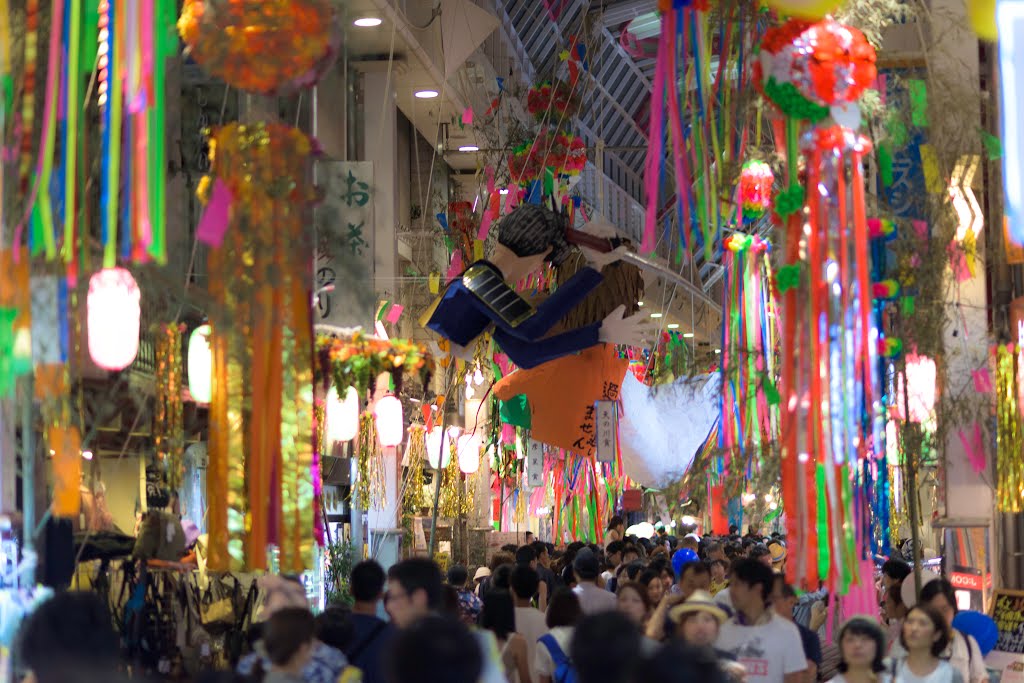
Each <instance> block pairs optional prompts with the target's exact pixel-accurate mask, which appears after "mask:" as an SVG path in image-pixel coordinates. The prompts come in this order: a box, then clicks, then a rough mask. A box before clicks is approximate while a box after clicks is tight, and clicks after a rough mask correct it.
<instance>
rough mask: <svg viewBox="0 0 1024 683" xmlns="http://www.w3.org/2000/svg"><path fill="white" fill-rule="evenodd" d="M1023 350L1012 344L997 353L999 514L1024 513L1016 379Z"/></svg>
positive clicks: (1023, 448) (1023, 447) (1023, 365)
mask: <svg viewBox="0 0 1024 683" xmlns="http://www.w3.org/2000/svg"><path fill="white" fill-rule="evenodd" d="M1022 361H1024V349H1022V348H1020V347H1019V346H1018V347H1016V348H1015V347H1014V345H1013V344H1008V345H1001V346H999V347H998V348H997V349H996V350H995V363H996V420H997V422H996V473H997V477H998V480H997V483H996V506H997V508H998V509H999V511H1000V512H1022V511H1024V458H1021V453H1022V452H1024V431H1022V424H1021V412H1020V410H1021V403H1020V402H1019V400H1018V396H1017V378H1018V377H1019V376H1020V373H1021V372H1022V370H1024V362H1022Z"/></svg>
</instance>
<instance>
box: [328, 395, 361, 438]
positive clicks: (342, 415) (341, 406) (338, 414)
mask: <svg viewBox="0 0 1024 683" xmlns="http://www.w3.org/2000/svg"><path fill="white" fill-rule="evenodd" d="M358 431H359V392H357V391H356V389H355V387H349V388H348V391H346V392H345V400H341V398H339V397H338V392H337V391H336V390H335V389H334V387H331V389H330V390H329V391H328V392H327V438H328V439H329V440H330V441H331V443H343V442H345V441H351V440H352V439H354V438H355V437H356V433H357V432H358Z"/></svg>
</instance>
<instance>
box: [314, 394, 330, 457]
mask: <svg viewBox="0 0 1024 683" xmlns="http://www.w3.org/2000/svg"><path fill="white" fill-rule="evenodd" d="M326 427H327V404H326V403H324V401H322V400H320V401H317V402H316V404H315V405H314V406H313V452H314V453H319V454H320V455H324V447H325V446H326V445H327V442H326V441H325V440H324V435H325V434H326V433H327V432H326V429H325V428H326Z"/></svg>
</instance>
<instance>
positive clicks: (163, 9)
mask: <svg viewBox="0 0 1024 683" xmlns="http://www.w3.org/2000/svg"><path fill="white" fill-rule="evenodd" d="M176 6H177V3H172V2H171V0H156V3H155V5H154V7H153V21H154V22H155V23H156V26H154V27H153V43H154V44H153V51H154V52H155V54H154V55H153V106H152V107H150V108H149V112H148V116H147V119H148V124H149V131H148V138H149V139H148V144H149V149H150V153H149V164H148V166H149V169H148V172H149V178H148V180H149V222H150V228H151V231H152V235H153V241H152V243H151V244H150V245H149V249H148V250H147V251H148V253H149V255H150V256H151V257H152V258H153V260H154V261H156V262H157V264H159V265H163V264H165V263H167V197H166V195H165V194H164V191H165V188H166V186H167V137H166V135H167V132H166V128H167V109H166V101H167V78H166V70H167V69H166V67H167V58H168V57H171V56H173V55H174V54H175V53H176V52H177V50H178V36H177V34H176V33H175V32H174V31H173V27H174V25H175V15H176V12H177V7H176Z"/></svg>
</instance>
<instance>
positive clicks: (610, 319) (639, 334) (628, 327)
mask: <svg viewBox="0 0 1024 683" xmlns="http://www.w3.org/2000/svg"><path fill="white" fill-rule="evenodd" d="M656 334H657V327H656V326H655V325H654V324H653V323H652V322H651V319H650V318H649V317H648V316H646V315H644V314H643V312H640V313H636V314H634V315H631V316H629V317H626V307H625V306H619V307H618V308H616V309H615V310H614V311H612V312H611V313H609V314H608V316H607V317H606V318H605V319H604V320H603V321H602V322H601V331H600V333H599V334H598V339H600V340H601V341H602V342H605V343H608V344H623V345H625V346H641V347H648V346H651V342H652V340H653V339H654V337H655V335H656Z"/></svg>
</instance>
